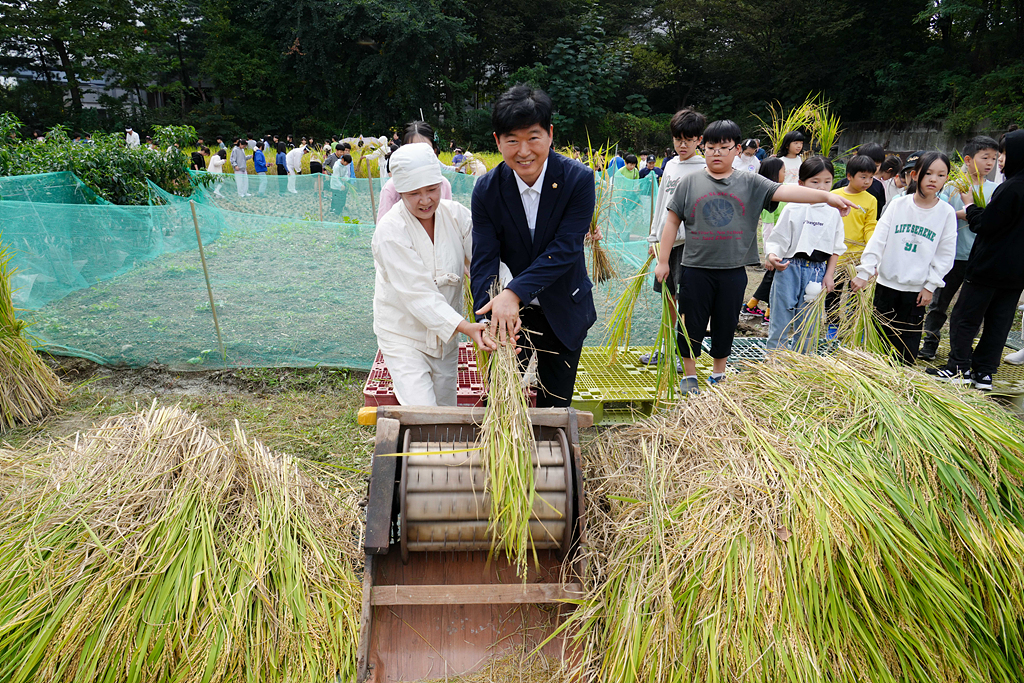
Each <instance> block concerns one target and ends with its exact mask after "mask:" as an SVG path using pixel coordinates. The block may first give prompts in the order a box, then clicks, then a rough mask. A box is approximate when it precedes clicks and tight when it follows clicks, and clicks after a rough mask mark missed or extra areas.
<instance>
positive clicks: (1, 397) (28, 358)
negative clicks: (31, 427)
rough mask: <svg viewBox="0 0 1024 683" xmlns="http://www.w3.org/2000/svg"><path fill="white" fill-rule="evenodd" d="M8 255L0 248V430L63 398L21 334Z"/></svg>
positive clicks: (45, 410)
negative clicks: (13, 296) (12, 295)
mask: <svg viewBox="0 0 1024 683" xmlns="http://www.w3.org/2000/svg"><path fill="white" fill-rule="evenodd" d="M10 262H11V254H10V252H9V251H7V249H6V248H4V249H0V431H4V430H6V429H9V428H11V427H14V426H15V425H17V424H24V423H28V422H33V421H35V420H38V419H39V418H40V417H43V416H44V415H46V414H48V413H50V412H52V411H53V410H54V409H55V408H56V407H57V403H58V402H59V401H60V400H61V399H63V398H64V388H63V387H62V386H61V383H60V380H59V379H57V376H56V375H55V374H53V371H52V370H51V369H50V368H49V367H47V366H46V364H45V363H43V361H42V360H41V359H40V358H39V356H37V355H36V352H35V350H34V349H33V348H32V346H31V345H30V344H29V343H28V341H26V339H25V338H24V336H23V333H24V331H25V327H26V323H25V322H24V321H23V320H18V318H17V317H16V316H15V308H14V302H13V300H12V298H11V294H12V292H11V276H12V275H13V274H14V269H12V268H11V266H10Z"/></svg>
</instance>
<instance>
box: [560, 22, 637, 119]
mask: <svg viewBox="0 0 1024 683" xmlns="http://www.w3.org/2000/svg"><path fill="white" fill-rule="evenodd" d="M597 21H600V17H598V18H597ZM610 42H611V41H609V39H608V37H607V36H606V35H605V32H604V29H602V28H600V26H598V25H596V24H590V23H584V24H583V25H582V26H581V27H580V30H579V33H578V34H577V35H576V36H575V37H571V38H569V37H566V38H559V39H558V41H557V42H556V43H555V47H554V48H552V50H551V53H550V54H549V55H548V64H547V77H548V83H547V89H548V94H549V95H551V99H552V100H553V101H554V102H555V111H556V114H555V117H554V121H553V123H554V125H555V127H556V128H561V127H564V128H573V127H575V126H576V125H577V124H580V123H583V122H586V121H590V120H593V119H594V118H596V117H598V116H600V115H601V114H603V113H604V112H605V111H606V109H607V108H608V107H610V106H612V105H613V104H614V97H615V95H616V93H617V92H618V90H619V86H621V85H622V83H623V81H624V79H625V76H626V70H627V67H628V54H627V53H625V52H624V51H621V50H618V49H616V47H615V46H614V45H612V44H610Z"/></svg>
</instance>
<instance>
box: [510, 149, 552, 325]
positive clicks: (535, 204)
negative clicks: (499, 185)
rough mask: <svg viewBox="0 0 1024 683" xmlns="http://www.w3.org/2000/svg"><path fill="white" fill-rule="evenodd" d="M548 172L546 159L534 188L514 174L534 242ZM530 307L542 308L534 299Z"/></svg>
mask: <svg viewBox="0 0 1024 683" xmlns="http://www.w3.org/2000/svg"><path fill="white" fill-rule="evenodd" d="M547 172H548V160H547V159H545V160H544V165H543V166H542V167H541V169H540V175H539V176H537V180H535V181H534V182H533V186H532V187H531V186H529V185H527V184H526V183H524V182H523V179H522V178H520V177H519V174H518V173H516V172H515V171H513V172H512V174H513V175H515V177H516V184H517V185H519V196H520V197H521V198H522V200H523V211H525V212H526V225H527V226H528V227H529V228H530V240H533V234H534V233H535V232H536V231H537V209H539V208H540V191H541V190H542V189H543V188H544V176H545V175H546V174H547ZM502 265H504V264H502ZM506 284H507V283H506ZM530 305H531V306H540V302H539V301H537V299H534V300H533V301H531V302H530Z"/></svg>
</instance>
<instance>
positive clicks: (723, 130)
mask: <svg viewBox="0 0 1024 683" xmlns="http://www.w3.org/2000/svg"><path fill="white" fill-rule="evenodd" d="M742 139H743V131H741V130H740V126H739V124H738V123H736V122H735V121H730V120H729V119H722V120H721V121H712V122H711V123H710V124H708V127H707V128H705V129H704V142H705V143H709V142H710V143H711V144H713V145H717V144H720V143H722V142H732V143H735V144H737V145H738V144H740V140H742Z"/></svg>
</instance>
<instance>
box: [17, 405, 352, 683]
mask: <svg viewBox="0 0 1024 683" xmlns="http://www.w3.org/2000/svg"><path fill="white" fill-rule="evenodd" d="M322 482H328V483H326V484H325V483H322ZM0 484H2V485H3V489H2V491H0V496H2V498H0V525H2V527H3V528H4V529H5V533H4V535H3V538H2V540H0V680H3V681H11V682H19V681H49V682H54V681H75V682H76V683H82V682H86V681H104V682H105V683H118V682H121V681H132V682H134V681H152V682H154V683H156V682H157V681H160V682H164V681H181V682H186V681H204V682H205V681H244V680H260V681H333V680H335V677H336V676H339V675H340V677H341V678H340V680H352V679H353V678H354V673H355V649H356V640H357V639H358V615H359V605H360V597H361V585H360V583H359V581H358V580H357V578H356V576H355V574H354V572H353V568H352V564H351V563H352V560H353V559H354V558H356V557H357V556H358V547H357V543H358V540H359V535H360V532H361V527H360V525H359V522H358V515H357V514H356V512H355V505H354V503H353V495H352V490H351V489H350V488H349V487H348V486H347V485H346V484H345V483H344V481H343V480H341V479H338V478H337V475H331V474H330V473H326V472H319V471H318V472H316V478H314V477H313V476H311V475H310V474H307V473H305V472H303V471H302V470H300V469H299V467H298V466H297V464H296V463H295V462H293V461H292V460H291V459H290V458H289V457H288V456H285V455H279V454H276V453H272V452H270V451H269V450H267V449H266V447H264V446H263V445H262V444H260V443H259V442H257V441H253V440H250V439H248V438H247V437H246V435H245V434H244V433H242V431H241V430H240V429H238V428H237V426H236V430H235V432H234V434H233V435H232V436H231V438H228V439H222V438H221V436H220V435H218V434H217V433H216V432H213V431H211V430H209V429H207V428H205V427H203V426H202V425H201V424H200V423H199V421H198V420H197V418H196V417H195V416H194V415H192V414H190V413H187V412H185V411H183V410H181V409H180V408H177V407H174V408H157V407H155V406H154V407H153V408H151V409H149V410H147V411H144V412H141V413H138V414H130V415H125V416H121V417H115V418H111V419H109V420H107V421H106V422H104V423H103V424H101V425H99V426H98V427H96V428H94V429H92V430H91V431H89V432H87V433H85V434H82V435H79V436H78V437H76V438H74V439H73V440H70V441H68V442H66V443H62V444H59V445H53V446H50V447H49V448H45V449H41V450H37V451H35V452H27V453H26V452H19V453H13V452H10V451H0Z"/></svg>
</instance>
